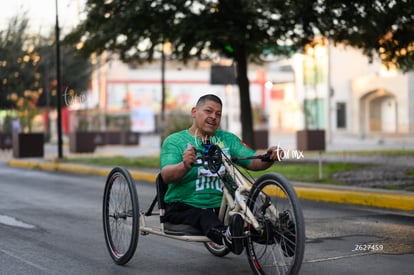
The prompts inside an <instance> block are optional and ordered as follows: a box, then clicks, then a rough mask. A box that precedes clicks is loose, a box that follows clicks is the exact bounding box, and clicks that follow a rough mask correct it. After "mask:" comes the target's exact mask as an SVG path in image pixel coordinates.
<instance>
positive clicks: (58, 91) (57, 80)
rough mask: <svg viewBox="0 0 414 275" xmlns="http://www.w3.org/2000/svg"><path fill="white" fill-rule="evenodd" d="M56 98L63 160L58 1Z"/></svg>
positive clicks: (60, 153)
mask: <svg viewBox="0 0 414 275" xmlns="http://www.w3.org/2000/svg"><path fill="white" fill-rule="evenodd" d="M55 3H56V82H57V85H56V96H57V131H58V133H57V134H58V158H59V159H62V158H63V152H62V93H61V90H60V87H61V83H60V41H59V40H60V39H59V12H58V0H56V2H55Z"/></svg>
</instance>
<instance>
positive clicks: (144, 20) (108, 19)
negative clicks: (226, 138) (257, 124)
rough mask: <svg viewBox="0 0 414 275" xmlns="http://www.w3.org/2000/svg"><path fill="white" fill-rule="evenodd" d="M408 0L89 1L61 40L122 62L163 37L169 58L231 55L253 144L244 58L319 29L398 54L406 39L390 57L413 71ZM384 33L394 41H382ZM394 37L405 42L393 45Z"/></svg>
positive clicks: (152, 49)
mask: <svg viewBox="0 0 414 275" xmlns="http://www.w3.org/2000/svg"><path fill="white" fill-rule="evenodd" d="M412 1H413V0H401V1H395V0H387V1H379V0H372V1H371V0H365V1H356V0H350V1H348V0H318V1H309V0H260V1H259V0H216V1H213V0H210V1H209V0H198V1H190V0H156V1H153V0H139V1H136V0H123V1H120V0H113V1H101V0H88V1H87V5H86V13H87V17H86V19H85V20H84V21H83V22H81V23H80V24H79V25H78V26H77V28H76V29H75V30H74V31H72V32H71V33H70V34H68V35H67V36H66V38H65V39H64V40H65V42H66V43H69V44H73V45H78V44H79V43H82V45H83V47H82V49H81V52H82V53H83V54H85V55H86V56H89V55H90V54H92V53H94V52H96V53H97V54H100V53H102V52H103V51H110V52H114V53H117V54H119V56H120V58H121V59H122V60H123V61H125V62H132V61H134V62H136V61H138V62H144V61H152V60H153V58H154V54H155V53H156V52H157V51H160V48H161V45H162V44H163V43H164V42H165V41H169V42H171V43H172V45H173V56H175V58H177V59H179V60H181V61H184V62H185V61H187V60H189V59H190V58H193V57H197V58H200V59H205V58H211V53H213V52H219V53H220V54H224V55H227V56H228V57H231V58H233V60H234V63H235V65H236V72H237V84H238V87H239V94H240V103H241V120H242V121H243V123H242V138H243V139H244V140H245V141H246V142H247V143H248V144H250V145H252V146H253V147H254V139H253V120H252V110H251V105H250V92H249V79H248V77H247V71H248V64H249V62H260V61H261V57H262V55H263V53H264V52H272V53H273V54H276V55H278V54H289V53H291V52H292V51H298V50H301V49H302V48H303V47H304V46H305V45H306V44H308V43H310V42H312V41H313V39H314V37H315V36H317V35H325V36H327V37H328V38H329V39H331V40H332V41H334V42H342V43H347V44H349V45H351V46H357V47H360V48H362V49H364V50H365V53H367V54H371V55H372V52H380V51H381V53H383V51H384V49H385V54H389V53H394V55H397V53H398V51H400V52H401V51H402V49H401V48H398V47H403V46H404V45H406V46H408V48H407V51H408V52H409V54H406V55H405V57H403V58H402V59H401V58H393V57H392V55H390V57H389V58H388V59H389V60H391V61H393V62H397V63H396V64H400V65H401V68H406V69H411V68H412V64H413V60H412V52H413V49H412V41H411V40H412V37H413V35H412V34H413V24H412V22H413V14H414V13H413V6H414V5H412ZM384 2H385V3H384ZM372 7H374V8H376V9H375V12H371V8H372ZM388 12H391V18H390V19H389V20H385V19H383V18H381V19H379V18H378V16H382V17H386V18H388V16H389V14H388ZM373 27H375V28H374V30H375V31H376V32H375V33H374V34H372V32H371V31H372V29H373ZM391 34H392V35H391ZM387 35H388V36H389V35H391V36H392V39H391V40H385V41H386V43H385V42H384V43H383V42H381V39H384V38H387V37H388V36H387ZM400 40H401V41H402V42H404V43H402V44H403V45H400V46H395V43H396V42H398V41H400ZM410 45H411V49H409V47H410ZM381 48H382V49H381ZM404 49H405V48H404ZM399 57H401V54H400V55H399ZM384 60H387V58H384Z"/></svg>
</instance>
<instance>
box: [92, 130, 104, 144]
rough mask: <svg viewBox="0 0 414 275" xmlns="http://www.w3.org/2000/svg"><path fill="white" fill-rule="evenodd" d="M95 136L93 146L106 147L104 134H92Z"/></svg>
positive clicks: (100, 132) (97, 132) (99, 132)
mask: <svg viewBox="0 0 414 275" xmlns="http://www.w3.org/2000/svg"><path fill="white" fill-rule="evenodd" d="M93 133H94V134H95V139H94V140H95V145H96V146H102V145H106V132H102V131H96V132H93Z"/></svg>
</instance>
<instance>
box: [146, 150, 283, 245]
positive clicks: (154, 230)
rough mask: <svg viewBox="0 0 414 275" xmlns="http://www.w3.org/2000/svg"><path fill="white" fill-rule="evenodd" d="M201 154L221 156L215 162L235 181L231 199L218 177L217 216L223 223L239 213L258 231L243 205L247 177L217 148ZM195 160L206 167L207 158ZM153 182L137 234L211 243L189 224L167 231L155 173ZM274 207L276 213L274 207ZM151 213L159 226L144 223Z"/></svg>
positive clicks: (159, 181)
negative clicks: (152, 193) (153, 193)
mask: <svg viewBox="0 0 414 275" xmlns="http://www.w3.org/2000/svg"><path fill="white" fill-rule="evenodd" d="M209 149H210V148H209ZM201 153H203V152H201ZM205 153H206V154H207V158H217V157H219V158H221V162H217V163H222V164H223V165H224V169H225V171H227V172H229V171H231V173H232V175H231V177H232V178H234V183H236V184H237V189H236V190H235V191H234V198H233V196H232V195H231V193H230V191H229V189H228V187H227V186H226V185H225V184H224V182H223V181H222V180H221V181H220V182H221V185H222V187H223V198H222V202H221V206H220V210H219V214H218V216H219V219H220V220H221V221H223V222H224V224H227V223H228V221H229V218H230V216H231V215H233V214H234V213H239V214H241V215H242V217H243V219H244V220H245V222H247V223H248V224H251V225H252V226H253V227H254V229H256V230H257V231H259V230H260V225H259V223H258V222H257V220H256V218H255V217H254V215H253V213H252V212H251V211H250V209H249V208H248V207H247V204H246V198H247V196H248V194H249V192H250V190H251V185H249V184H248V182H247V180H246V179H245V177H244V176H243V175H242V174H241V172H240V171H239V170H238V169H235V167H234V163H233V161H232V160H231V159H230V158H228V157H227V156H226V155H224V154H223V153H222V152H221V151H219V153H220V155H219V156H217V155H216V156H211V154H210V155H208V154H209V152H208V151H207V152H205ZM264 157H265V156H264V155H261V156H254V157H249V158H250V159H252V158H264ZM199 159H200V160H201V162H202V163H200V164H198V165H199V166H200V165H204V166H207V167H206V168H208V164H207V165H206V162H208V161H209V160H210V159H208V160H206V157H204V158H203V156H201V157H200V158H199ZM245 159H248V158H245ZM213 165H214V164H213ZM216 172H217V171H216ZM156 185H157V196H156V198H154V201H153V203H152V204H151V206H150V208H149V209H148V210H147V211H146V212H140V222H141V226H140V232H141V235H146V234H154V235H158V236H163V237H167V238H172V239H177V240H182V241H192V242H211V240H210V239H209V238H208V237H206V236H204V235H202V233H201V232H200V235H197V234H194V232H193V231H194V230H192V228H191V227H190V226H185V225H179V226H177V227H181V228H183V229H184V230H171V231H168V230H166V228H165V223H164V222H163V219H162V217H163V216H164V214H165V205H164V203H163V196H164V193H165V190H164V188H165V185H164V183H163V181H162V178H161V175H158V176H157V179H156ZM155 202H158V206H159V212H158V213H154V212H153V208H154V205H155ZM274 210H275V214H276V209H274ZM152 215H159V216H160V219H161V222H160V227H153V226H147V225H146V217H148V216H152ZM170 226H172V227H174V225H170ZM186 229H187V230H189V231H190V234H185V233H188V232H186ZM180 231H181V232H180Z"/></svg>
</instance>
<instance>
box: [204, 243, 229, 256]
mask: <svg viewBox="0 0 414 275" xmlns="http://www.w3.org/2000/svg"><path fill="white" fill-rule="evenodd" d="M204 246H205V247H206V248H207V250H208V251H209V252H210V253H211V254H213V255H214V256H216V257H224V256H226V255H227V254H229V253H230V250H229V249H228V248H227V247H226V246H225V245H220V244H216V243H215V242H205V243H204Z"/></svg>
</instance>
